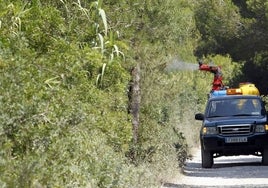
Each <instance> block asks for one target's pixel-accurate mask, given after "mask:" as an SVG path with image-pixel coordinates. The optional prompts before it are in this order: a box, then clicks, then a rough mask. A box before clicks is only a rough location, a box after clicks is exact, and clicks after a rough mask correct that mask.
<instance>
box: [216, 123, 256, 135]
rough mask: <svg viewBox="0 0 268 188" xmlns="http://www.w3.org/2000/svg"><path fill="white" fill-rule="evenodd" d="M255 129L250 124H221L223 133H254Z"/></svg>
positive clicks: (220, 128) (221, 132)
mask: <svg viewBox="0 0 268 188" xmlns="http://www.w3.org/2000/svg"><path fill="white" fill-rule="evenodd" d="M252 131H253V129H252V126H251V125H250V124H239V125H224V126H219V133H220V134H221V135H245V134H250V133H252Z"/></svg>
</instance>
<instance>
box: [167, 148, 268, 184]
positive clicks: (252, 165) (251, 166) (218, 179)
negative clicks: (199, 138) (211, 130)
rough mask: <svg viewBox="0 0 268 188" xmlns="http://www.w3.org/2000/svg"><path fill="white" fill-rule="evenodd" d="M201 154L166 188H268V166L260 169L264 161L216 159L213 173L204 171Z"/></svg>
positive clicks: (197, 154)
mask: <svg viewBox="0 0 268 188" xmlns="http://www.w3.org/2000/svg"><path fill="white" fill-rule="evenodd" d="M200 153H201V152H200V150H196V151H195V152H194V155H193V158H192V159H189V160H187V162H186V164H185V166H184V168H183V174H184V175H183V176H182V177H180V178H177V179H175V180H173V181H172V182H167V183H165V184H164V186H163V187H165V188H181V187H186V188H188V187H191V188H201V187H202V188H207V187H211V188H212V187H213V188H215V187H220V188H223V187H224V188H227V187H228V188H229V187H231V188H240V187H243V188H251V187H253V188H255V187H256V188H260V187H265V188H267V187H268V166H262V165H261V157H256V156H235V157H219V158H216V159H214V165H213V167H212V168H211V169H204V168H201V154H200Z"/></svg>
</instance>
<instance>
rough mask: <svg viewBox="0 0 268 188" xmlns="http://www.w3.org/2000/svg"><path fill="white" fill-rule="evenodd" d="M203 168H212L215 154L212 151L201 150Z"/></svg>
mask: <svg viewBox="0 0 268 188" xmlns="http://www.w3.org/2000/svg"><path fill="white" fill-rule="evenodd" d="M201 158H202V167H203V168H211V167H212V165H213V154H212V153H211V152H210V151H206V150H204V149H203V148H202V149H201Z"/></svg>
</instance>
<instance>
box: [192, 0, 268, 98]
mask: <svg viewBox="0 0 268 188" xmlns="http://www.w3.org/2000/svg"><path fill="white" fill-rule="evenodd" d="M196 5H197V7H196V11H195V15H196V23H197V27H198V30H199V31H200V33H201V35H202V38H201V40H200V43H199V46H198V47H197V49H196V54H197V55H198V56H200V57H201V56H203V55H205V56H208V55H215V54H221V55H226V54H229V55H230V57H231V58H232V59H233V60H234V61H235V62H237V63H239V67H241V68H238V70H239V71H238V72H239V73H238V74H236V77H234V78H232V83H234V84H237V83H239V82H246V81H249V82H254V83H255V84H256V85H257V87H258V88H259V89H260V91H261V94H263V95H266V94H267V87H266V86H265V85H266V83H265V81H264V80H265V78H266V77H265V75H266V71H267V70H266V68H265V67H266V65H265V64H266V61H265V59H266V58H265V56H266V55H265V54H266V53H267V50H268V49H267V45H266V43H267V42H265V41H267V39H268V35H267V27H268V25H267V23H268V22H267V19H268V14H267V10H268V9H267V1H265V0H247V1H238V0H232V1H230V0H225V1H205V0H204V1H200V3H197V4H196ZM261 78H263V79H261Z"/></svg>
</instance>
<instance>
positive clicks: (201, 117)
mask: <svg viewBox="0 0 268 188" xmlns="http://www.w3.org/2000/svg"><path fill="white" fill-rule="evenodd" d="M195 119H196V120H204V114H202V113H197V114H195Z"/></svg>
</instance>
